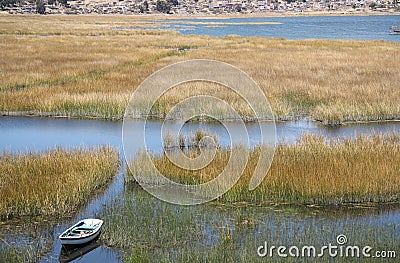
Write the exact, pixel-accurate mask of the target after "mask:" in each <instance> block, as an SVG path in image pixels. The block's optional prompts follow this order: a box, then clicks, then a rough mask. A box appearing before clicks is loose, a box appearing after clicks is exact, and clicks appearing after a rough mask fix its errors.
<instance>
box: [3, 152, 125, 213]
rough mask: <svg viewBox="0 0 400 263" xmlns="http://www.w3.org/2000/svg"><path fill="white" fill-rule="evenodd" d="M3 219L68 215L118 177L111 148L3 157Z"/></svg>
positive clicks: (4, 155)
mask: <svg viewBox="0 0 400 263" xmlns="http://www.w3.org/2000/svg"><path fill="white" fill-rule="evenodd" d="M0 167H1V168H0V169H1V172H0V189H1V191H0V218H1V219H3V220H4V219H11V218H13V217H22V216H43V215H46V216H65V215H67V214H71V213H73V212H77V210H78V209H79V208H80V207H81V206H82V205H83V204H84V203H86V202H87V200H88V198H89V197H91V196H92V195H93V194H95V193H96V192H97V191H99V190H100V189H102V188H104V187H105V186H106V185H107V183H108V182H110V180H111V178H113V177H114V176H115V174H116V171H117V169H118V167H119V155H118V153H116V152H115V151H114V150H113V149H112V148H111V147H99V148H96V149H75V150H63V149H54V150H49V151H48V152H45V153H21V154H10V153H3V154H1V155H0Z"/></svg>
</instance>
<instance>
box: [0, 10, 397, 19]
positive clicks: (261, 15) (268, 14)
mask: <svg viewBox="0 0 400 263" xmlns="http://www.w3.org/2000/svg"><path fill="white" fill-rule="evenodd" d="M7 15H9V16H20V17H21V16H30V17H31V16H53V17H54V16H72V17H73V16H79V17H81V16H83V17H85V16H87V17H135V18H144V19H148V18H154V17H157V18H162V19H165V20H176V19H216V18H217V19H231V18H278V17H314V16H315V17H318V16H346V17H347V16H400V12H381V11H368V12H360V11H354V12H346V11H336V12H335V11H329V12H327V11H315V12H290V11H289V12H265V13H249V14H242V13H240V14H237V13H231V14H214V15H210V14H202V13H198V14H193V15H188V14H186V15H180V14H168V15H167V14H95V13H91V14H46V15H40V14H35V13H32V14H10V13H8V12H7V11H0V16H7Z"/></svg>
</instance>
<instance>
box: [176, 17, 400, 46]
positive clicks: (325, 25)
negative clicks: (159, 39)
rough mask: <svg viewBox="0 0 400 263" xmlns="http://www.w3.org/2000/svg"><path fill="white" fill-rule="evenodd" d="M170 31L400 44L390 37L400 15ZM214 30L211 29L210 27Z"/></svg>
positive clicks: (269, 19)
mask: <svg viewBox="0 0 400 263" xmlns="http://www.w3.org/2000/svg"><path fill="white" fill-rule="evenodd" d="M187 22H206V23H207V22H220V23H226V22H279V23H281V24H277V25H229V24H219V25H217V26H218V27H212V26H215V25H204V24H202V25H193V24H185V23H187ZM168 23H170V28H172V29H174V30H177V31H179V32H180V33H182V34H195V35H208V36H215V37H221V36H227V35H232V34H234V35H239V36H263V37H275V38H286V39H356V40H386V41H391V42H400V35H390V34H389V29H390V27H391V26H393V25H400V15H385V16H308V17H307V16H302V17H263V18H230V19H218V18H216V19H185V20H184V19H182V20H175V21H173V22H168ZM210 26H211V27H210Z"/></svg>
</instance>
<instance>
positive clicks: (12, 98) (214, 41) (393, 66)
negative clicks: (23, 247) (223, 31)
mask: <svg viewBox="0 0 400 263" xmlns="http://www.w3.org/2000/svg"><path fill="white" fill-rule="evenodd" d="M0 22H1V24H2V25H3V26H2V28H1V29H0V33H1V34H2V38H1V41H0V47H1V49H2V50H3V54H2V60H1V61H0V66H1V68H2V69H3V77H2V79H1V80H0V92H1V95H2V96H0V105H1V106H0V111H2V112H3V114H9V115H13V114H17V115H18V114H22V115H24V114H25V115H29V114H32V115H44V116H48V115H57V116H75V117H84V118H85V117H86V118H87V117H98V118H106V119H119V118H121V117H122V116H123V113H124V110H125V107H126V105H127V103H128V100H129V98H130V95H131V93H132V92H133V91H134V89H135V87H137V86H138V85H139V84H140V83H141V81H143V80H144V78H145V77H146V76H148V75H150V74H151V73H153V72H155V71H156V70H158V69H160V68H162V67H163V66H166V65H169V64H171V63H174V62H178V61H182V60H187V59H195V58H207V59H215V60H220V61H224V62H227V63H230V64H232V65H234V66H236V67H238V68H240V69H241V70H243V71H244V72H246V73H248V74H249V75H250V76H251V77H252V78H253V79H254V80H255V81H256V82H257V83H258V84H259V86H260V87H261V89H262V90H263V91H264V93H265V94H266V96H267V98H268V99H269V101H270V104H271V106H272V109H273V111H274V113H275V115H276V118H277V119H280V120H290V119H299V118H310V119H314V120H319V121H321V122H323V123H324V124H332V125H335V124H340V123H343V122H351V121H372V120H391V119H399V116H400V108H399V105H400V102H399V98H400V94H399V92H400V91H399V89H398V88H397V87H398V83H399V82H400V81H399V76H400V65H399V60H397V59H395V58H396V57H398V56H399V52H400V48H399V47H400V46H399V45H400V44H399V43H389V42H385V41H353V40H346V41H341V40H285V39H268V38H262V37H238V36H227V37H222V38H212V37H207V36H194V35H186V36H183V35H179V34H178V33H174V32H167V31H159V30H140V28H141V27H143V26H144V25H145V26H148V25H149V24H153V25H154V24H157V23H158V22H154V20H153V19H152V18H151V17H140V18H131V17H120V16H119V17H113V16H107V17H104V16H102V17H76V18H75V17H74V18H73V19H72V18H71V17H63V16H51V17H46V18H44V17H35V16H18V17H14V16H7V15H2V16H0ZM49 25H51V26H49ZM131 26H136V27H135V29H129V28H132V27H131ZM119 27H122V28H123V29H119ZM183 86H185V85H183ZM186 86H187V87H186V88H187V90H188V92H189V93H185V92H180V91H181V90H180V91H177V90H172V91H171V92H169V93H167V94H165V98H160V100H159V101H158V102H157V107H155V108H154V112H153V113H154V114H155V115H156V116H158V117H160V118H163V116H165V112H168V110H169V109H170V108H171V107H172V106H173V105H174V104H175V103H176V101H179V100H181V99H182V97H184V96H187V95H188V94H189V95H190V94H191V93H190V92H192V93H198V92H200V91H204V92H205V93H206V94H207V92H212V95H213V96H215V97H221V98H223V99H224V100H225V101H227V102H228V103H230V104H233V105H236V107H237V108H239V109H243V110H242V111H240V110H239V112H240V114H241V115H244V116H247V115H248V114H251V112H250V113H249V112H248V111H247V108H248V105H245V102H244V101H240V100H238V99H237V97H235V96H230V95H229V96H227V91H226V89H223V88H219V89H214V88H213V87H210V86H207V85H205V86H202V85H200V84H199V83H187V84H186ZM21 98H22V99H21ZM143 99H144V101H145V99H146V98H143Z"/></svg>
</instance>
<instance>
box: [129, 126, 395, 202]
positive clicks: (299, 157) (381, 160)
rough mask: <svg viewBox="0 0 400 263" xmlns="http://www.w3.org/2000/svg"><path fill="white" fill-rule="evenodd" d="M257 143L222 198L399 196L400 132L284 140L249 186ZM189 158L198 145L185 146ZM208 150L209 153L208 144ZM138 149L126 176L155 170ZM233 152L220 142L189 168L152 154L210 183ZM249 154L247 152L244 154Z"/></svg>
mask: <svg viewBox="0 0 400 263" xmlns="http://www.w3.org/2000/svg"><path fill="white" fill-rule="evenodd" d="M260 147H267V146H258V147H255V148H254V149H252V150H251V151H250V156H249V162H248V163H247V166H246V169H245V171H244V174H243V175H242V177H241V178H240V180H239V181H238V182H237V184H236V185H235V186H234V187H233V188H232V189H231V190H230V191H228V192H227V193H226V194H224V195H223V196H222V197H220V198H219V200H218V201H217V202H219V203H230V204H232V203H242V202H246V203H250V204H257V205H263V204H276V203H290V204H322V205H336V204H344V203H369V202H376V203H384V202H398V201H399V200H400V176H399V171H400V163H399V162H397V160H400V138H399V136H398V135H397V134H392V135H385V136H379V135H371V136H358V137H356V138H355V139H354V140H353V139H344V138H343V139H336V140H329V141H327V140H326V139H325V138H324V137H322V136H317V135H312V134H305V135H303V137H302V138H301V139H300V140H298V141H297V142H296V143H294V144H290V143H280V144H278V145H277V147H276V151H275V155H274V159H273V162H272V165H271V168H270V170H269V171H268V173H267V175H266V177H265V179H264V181H263V183H262V184H261V185H260V186H259V187H257V188H256V189H255V190H253V191H249V190H248V187H249V181H250V178H251V177H252V175H253V171H254V169H255V167H256V165H257V162H258V159H259V158H258V156H259V152H260ZM186 154H187V156H189V157H190V158H194V157H197V156H198V155H199V154H200V151H199V150H188V151H186ZM203 154H205V155H207V154H208V153H207V151H206V150H204V151H203ZM142 158H143V155H142V154H138V155H137V158H136V159H134V160H133V161H132V163H131V165H130V168H131V169H130V171H129V172H128V178H127V181H128V182H129V181H134V180H135V179H134V175H135V173H140V174H142V175H143V174H144V175H147V176H148V177H149V178H151V176H152V172H151V171H152V170H151V169H150V168H151V167H148V166H146V165H144V164H145V163H146V162H143V161H142V160H143V159H142ZM229 158H230V149H229V148H219V149H217V151H216V154H215V156H214V159H212V162H211V163H210V164H209V165H208V166H206V167H205V168H204V169H200V170H195V171H192V170H187V169H182V168H180V167H179V166H177V165H175V164H174V163H172V162H171V160H170V159H169V157H168V156H167V155H165V154H158V155H153V162H154V164H155V166H156V167H157V169H158V170H159V171H160V172H161V174H163V175H164V176H166V177H168V178H170V179H171V180H174V181H177V182H180V183H185V184H199V183H205V182H208V181H210V180H212V179H214V178H215V177H216V176H218V175H219V174H220V173H221V172H222V171H223V170H224V168H225V167H226V165H227V163H228V161H229ZM243 158H245V156H243Z"/></svg>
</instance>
